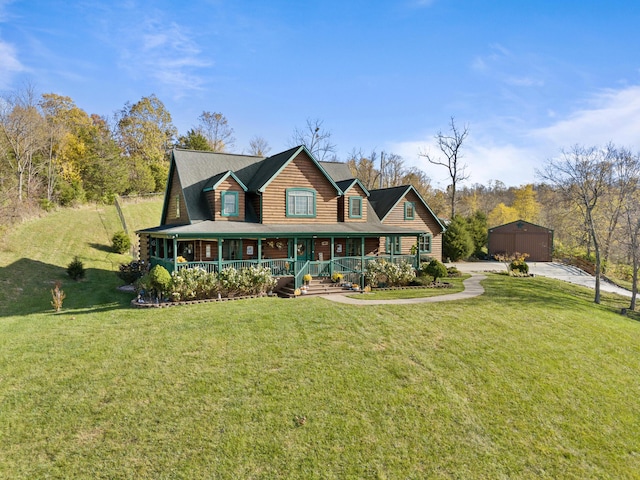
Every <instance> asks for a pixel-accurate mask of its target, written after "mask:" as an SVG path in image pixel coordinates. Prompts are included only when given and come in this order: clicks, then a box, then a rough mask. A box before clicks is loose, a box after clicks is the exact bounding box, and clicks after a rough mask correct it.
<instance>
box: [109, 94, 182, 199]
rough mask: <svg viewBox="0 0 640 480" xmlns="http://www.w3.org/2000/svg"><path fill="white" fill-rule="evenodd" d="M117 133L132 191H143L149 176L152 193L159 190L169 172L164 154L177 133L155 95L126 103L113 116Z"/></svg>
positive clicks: (172, 143)
mask: <svg viewBox="0 0 640 480" xmlns="http://www.w3.org/2000/svg"><path fill="white" fill-rule="evenodd" d="M116 131H117V139H118V142H119V144H120V147H121V148H122V150H123V152H124V154H125V156H126V157H127V158H128V159H129V161H130V163H131V169H130V171H131V173H132V178H131V187H132V189H134V190H136V191H137V192H139V193H140V192H144V190H143V189H144V188H146V187H147V185H148V183H147V182H148V178H149V177H151V178H152V179H153V183H154V186H153V188H152V190H155V191H157V192H159V191H162V190H163V189H164V186H165V183H166V179H167V173H168V171H169V165H168V156H167V152H168V150H169V148H170V147H171V146H172V145H174V144H175V137H176V134H177V130H176V128H175V127H174V126H173V123H172V120H171V114H170V113H169V111H168V110H167V109H166V108H165V106H164V104H163V103H162V102H161V101H160V99H159V98H158V97H156V96H155V95H151V96H149V97H142V99H141V100H139V101H138V102H136V103H134V104H130V103H126V104H125V106H124V108H123V109H122V110H121V111H120V112H119V113H118V114H117V115H116Z"/></svg>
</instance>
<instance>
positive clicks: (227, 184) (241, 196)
mask: <svg viewBox="0 0 640 480" xmlns="http://www.w3.org/2000/svg"><path fill="white" fill-rule="evenodd" d="M222 192H236V193H237V194H238V216H237V217H225V216H223V215H222V214H221V212H222ZM210 205H211V203H210ZM244 207H245V193H244V190H242V187H241V186H240V185H238V182H236V181H235V180H234V179H233V178H227V179H226V180H225V181H223V182H222V183H221V184H220V185H218V188H216V190H215V200H214V209H213V220H215V221H218V222H244V211H245V208H244Z"/></svg>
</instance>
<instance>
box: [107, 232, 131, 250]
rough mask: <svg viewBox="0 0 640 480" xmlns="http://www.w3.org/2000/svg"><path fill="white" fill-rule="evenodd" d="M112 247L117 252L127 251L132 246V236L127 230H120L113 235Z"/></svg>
mask: <svg viewBox="0 0 640 480" xmlns="http://www.w3.org/2000/svg"><path fill="white" fill-rule="evenodd" d="M111 248H112V249H113V251H114V252H116V253H127V252H128V251H129V249H130V248H131V238H129V235H127V234H126V233H125V232H123V231H122V230H120V231H119V232H116V233H114V234H113V237H111Z"/></svg>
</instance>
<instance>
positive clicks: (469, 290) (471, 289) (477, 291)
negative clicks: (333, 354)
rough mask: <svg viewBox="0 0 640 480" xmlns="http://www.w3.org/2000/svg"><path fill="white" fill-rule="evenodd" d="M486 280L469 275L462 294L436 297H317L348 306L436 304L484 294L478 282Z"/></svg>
mask: <svg viewBox="0 0 640 480" xmlns="http://www.w3.org/2000/svg"><path fill="white" fill-rule="evenodd" d="M485 278H487V276H486V275H482V274H478V273H471V277H469V278H467V279H466V280H465V281H463V282H462V285H463V286H464V290H463V291H462V292H456V293H450V294H448V295H438V296H436V297H425V298H399V299H396V300H365V299H364V298H358V297H355V296H354V294H353V292H350V293H339V294H336V293H332V294H331V295H319V296H320V298H326V299H327V300H331V301H332V302H337V303H346V304H349V305H409V304H413V303H436V302H450V301H453V300H464V299H466V298H473V297H477V296H479V295H482V294H483V293H484V288H483V287H482V285H480V282H481V281H482V280H484V279H485Z"/></svg>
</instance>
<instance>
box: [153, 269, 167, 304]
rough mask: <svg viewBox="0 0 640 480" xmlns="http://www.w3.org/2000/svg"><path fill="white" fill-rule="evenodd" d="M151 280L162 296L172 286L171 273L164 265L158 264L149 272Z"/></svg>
mask: <svg viewBox="0 0 640 480" xmlns="http://www.w3.org/2000/svg"><path fill="white" fill-rule="evenodd" d="M149 282H150V284H151V287H152V288H153V289H154V290H155V292H156V295H157V296H158V297H159V298H162V296H163V293H167V292H169V288H170V287H171V274H170V273H169V272H168V271H167V269H166V268H164V267H163V266H162V265H156V266H155V267H153V268H152V269H151V271H150V272H149Z"/></svg>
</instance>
